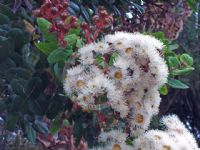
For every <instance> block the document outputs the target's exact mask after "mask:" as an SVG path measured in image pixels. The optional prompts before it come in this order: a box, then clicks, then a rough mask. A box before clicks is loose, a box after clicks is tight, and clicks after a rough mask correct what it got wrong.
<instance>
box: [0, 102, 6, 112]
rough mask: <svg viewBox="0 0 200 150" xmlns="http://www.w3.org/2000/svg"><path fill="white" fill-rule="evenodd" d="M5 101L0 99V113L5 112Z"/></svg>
mask: <svg viewBox="0 0 200 150" xmlns="http://www.w3.org/2000/svg"><path fill="white" fill-rule="evenodd" d="M6 101H7V99H1V100H0V113H2V112H4V111H5V110H6V108H7V107H6Z"/></svg>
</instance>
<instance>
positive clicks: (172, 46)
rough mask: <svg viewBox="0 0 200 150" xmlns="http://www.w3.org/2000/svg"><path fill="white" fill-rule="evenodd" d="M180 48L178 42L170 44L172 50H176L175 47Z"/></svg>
mask: <svg viewBox="0 0 200 150" xmlns="http://www.w3.org/2000/svg"><path fill="white" fill-rule="evenodd" d="M178 48H179V45H178V44H172V45H169V49H170V50H171V51H173V50H175V49H178Z"/></svg>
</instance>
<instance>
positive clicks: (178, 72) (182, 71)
mask: <svg viewBox="0 0 200 150" xmlns="http://www.w3.org/2000/svg"><path fill="white" fill-rule="evenodd" d="M193 70H194V68H193V67H186V68H182V69H176V70H174V71H173V72H172V75H175V76H177V75H185V74H188V73H190V72H192V71H193Z"/></svg>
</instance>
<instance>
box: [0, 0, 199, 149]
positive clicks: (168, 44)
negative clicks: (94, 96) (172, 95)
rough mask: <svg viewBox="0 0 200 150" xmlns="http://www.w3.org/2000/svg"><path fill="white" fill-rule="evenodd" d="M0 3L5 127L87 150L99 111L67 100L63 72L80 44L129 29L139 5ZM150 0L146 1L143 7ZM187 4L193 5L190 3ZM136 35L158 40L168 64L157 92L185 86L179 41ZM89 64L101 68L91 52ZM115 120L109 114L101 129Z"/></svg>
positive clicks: (125, 0)
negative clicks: (161, 43) (87, 108)
mask: <svg viewBox="0 0 200 150" xmlns="http://www.w3.org/2000/svg"><path fill="white" fill-rule="evenodd" d="M0 2H1V4H0V43H1V44H0V45H1V47H0V83H1V85H0V91H1V92H0V93H1V95H0V112H1V117H2V119H3V120H4V121H5V122H4V123H3V125H4V127H5V129H7V130H10V131H17V130H22V131H23V134H24V135H25V136H26V137H27V138H28V139H29V141H30V142H32V143H35V142H36V140H37V141H39V142H41V143H42V144H43V145H44V146H45V147H49V148H54V149H56V148H57V147H59V146H61V147H62V144H63V145H64V146H67V147H73V148H74V149H77V150H78V149H80V150H81V149H83V148H85V149H86V148H87V144H88V145H89V147H92V146H94V145H97V143H98V142H97V136H98V135H99V134H100V131H101V128H102V124H101V121H102V120H103V119H104V117H105V116H104V115H105V114H104V115H102V114H101V113H100V112H101V111H99V112H98V111H86V110H84V109H81V107H79V106H77V105H76V104H75V103H73V102H72V101H71V100H70V98H69V97H68V95H66V93H65V92H64V91H63V80H64V76H63V74H65V73H66V72H65V71H66V69H69V68H70V67H72V66H74V65H77V64H78V63H79V62H78V61H77V60H78V57H79V54H78V51H77V50H78V49H79V48H81V47H83V46H84V45H85V44H88V43H91V42H94V41H97V40H99V39H101V37H102V36H103V35H105V34H108V33H112V32H114V31H116V30H122V29H123V30H127V31H130V27H132V25H133V24H134V23H135V21H136V19H137V18H138V17H139V16H140V15H142V14H143V13H144V10H145V7H143V5H142V3H141V2H140V1H134V2H133V1H129V0H120V1H117V0H116V1H102V0H101V1H98V0H97V1H96V0H95V1H86V0H81V1H76V0H71V1H68V2H67V1H66V8H65V7H64V6H63V8H62V12H61V11H60V9H61V8H59V7H61V6H60V5H59V4H60V3H59V1H55V3H53V4H51V5H50V7H49V8H48V7H47V5H48V3H47V2H48V1H45V2H44V3H43V2H41V1H36V0H35V1H28V0H19V1H12V0H10V1H4V0H1V1H0ZM152 3H154V1H149V2H148V1H146V3H145V5H146V4H152ZM188 3H189V4H190V5H191V6H192V7H193V9H194V10H197V9H198V8H196V6H197V5H195V4H196V3H195V4H194V3H193V1H190V0H188ZM45 4H46V5H45ZM100 5H101V7H99V6H100ZM102 6H104V7H102ZM52 8H54V9H53V10H52ZM33 9H34V10H35V11H33V12H32V10H33ZM187 9H189V8H188V7H187ZM38 10H39V11H40V12H38ZM41 11H42V13H41ZM45 12H48V14H51V12H52V15H50V16H47V15H46V14H45ZM149 15H151V14H150V13H149ZM130 16H131V18H129V17H130ZM58 18H59V19H58ZM57 19H58V20H57ZM130 20H134V22H131V21H130ZM127 21H128V22H129V23H130V22H131V24H126V23H127ZM139 25H140V24H139ZM127 26H128V28H126V27H127ZM141 27H142V25H141ZM143 32H145V33H144V34H151V35H153V36H155V37H156V38H157V39H159V40H161V41H162V42H163V43H164V44H165V47H164V49H163V50H161V51H160V55H162V57H164V59H165V60H166V62H167V65H168V69H169V76H168V82H167V84H166V85H164V86H163V87H161V88H160V93H161V94H162V95H167V94H168V91H169V89H171V88H176V89H187V88H189V87H188V85H186V84H185V83H184V82H182V76H183V75H188V74H189V73H191V72H192V71H193V70H194V67H193V58H192V57H191V56H190V55H189V54H188V53H189V52H188V51H184V52H183V53H180V54H179V53H177V52H176V51H175V50H177V49H180V48H179V45H178V44H176V43H175V42H174V41H171V40H169V39H167V38H166V37H165V34H164V33H163V32H154V33H152V32H150V30H145V31H143ZM184 47H185V45H184V46H182V45H181V48H184ZM115 58H116V56H115V55H114V54H113V55H112V56H110V58H109V59H110V63H112V62H113V61H114V60H115ZM96 62H97V64H98V65H99V66H101V67H102V66H103V65H104V64H103V59H102V57H96ZM100 101H101V99H100ZM117 119H118V118H117V116H114V117H113V118H110V120H109V122H107V124H108V126H109V125H110V124H112V123H113V122H115V121H116V120H117ZM53 135H58V138H56V137H55V136H53ZM72 135H73V136H74V137H73V136H72ZM63 139H65V140H63ZM66 139H67V140H66ZM73 140H74V141H75V142H74V143H73V142H72V141H73ZM69 141H70V142H69ZM60 143H62V144H60ZM86 143H87V144H86ZM128 143H129V144H130V143H131V141H128Z"/></svg>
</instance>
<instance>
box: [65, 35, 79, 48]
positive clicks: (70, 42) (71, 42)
mask: <svg viewBox="0 0 200 150" xmlns="http://www.w3.org/2000/svg"><path fill="white" fill-rule="evenodd" d="M64 39H65V41H67V43H68V45H70V46H75V45H76V41H77V39H78V36H77V35H76V34H69V35H67V36H65V38H64Z"/></svg>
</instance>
